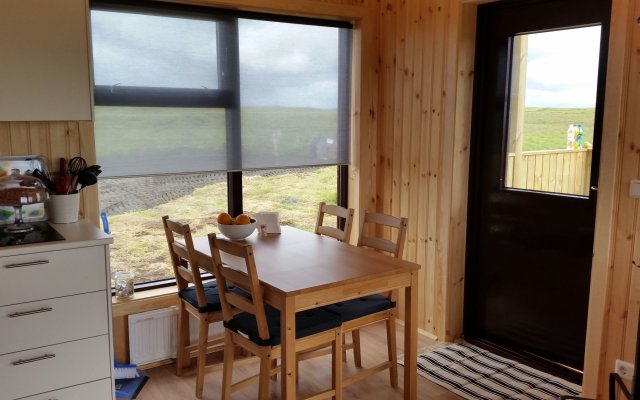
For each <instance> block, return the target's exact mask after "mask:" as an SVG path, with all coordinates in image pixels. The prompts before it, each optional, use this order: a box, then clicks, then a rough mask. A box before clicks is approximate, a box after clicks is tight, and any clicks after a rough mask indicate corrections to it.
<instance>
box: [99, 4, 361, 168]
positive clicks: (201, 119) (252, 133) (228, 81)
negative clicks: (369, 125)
mask: <svg viewBox="0 0 640 400" xmlns="http://www.w3.org/2000/svg"><path fill="white" fill-rule="evenodd" d="M124 4H125V3H124V2H123V3H120V2H109V3H104V2H93V3H92V11H91V27H92V48H93V64H94V67H93V68H94V81H95V87H94V89H95V90H94V97H95V132H96V148H97V157H98V163H99V164H100V165H102V166H103V168H102V169H103V171H104V172H103V175H105V176H139V175H154V174H168V173H190V172H205V171H238V170H248V169H262V168H269V169H271V168H282V167H293V166H313V165H335V164H347V163H348V162H349V113H350V104H349V97H350V95H349V87H350V77H349V71H350V53H351V29H349V27H350V25H348V24H344V23H336V22H334V21H319V20H307V19H300V18H294V17H276V16H271V15H263V14H255V13H250V14H249V13H239V14H238V15H235V14H234V13H232V12H230V11H228V10H225V11H221V10H215V9H210V8H206V7H197V6H193V7H191V6H180V5H170V4H164V5H158V3H135V5H133V6H132V5H131V4H130V3H128V2H127V3H126V5H124ZM279 19H280V20H279ZM323 24H324V25H323Z"/></svg>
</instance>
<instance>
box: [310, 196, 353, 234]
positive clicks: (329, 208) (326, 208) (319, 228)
mask: <svg viewBox="0 0 640 400" xmlns="http://www.w3.org/2000/svg"><path fill="white" fill-rule="evenodd" d="M325 214H329V215H333V216H335V217H338V218H344V220H345V222H344V229H340V228H338V227H333V226H325V225H323V223H324V216H325ZM352 224H353V208H344V207H341V206H337V205H334V204H326V203H325V202H321V203H320V207H319V209H318V219H317V220H316V230H315V232H316V233H317V234H318V235H325V236H330V237H332V238H334V239H338V240H339V241H341V242H349V238H350V237H351V225H352Z"/></svg>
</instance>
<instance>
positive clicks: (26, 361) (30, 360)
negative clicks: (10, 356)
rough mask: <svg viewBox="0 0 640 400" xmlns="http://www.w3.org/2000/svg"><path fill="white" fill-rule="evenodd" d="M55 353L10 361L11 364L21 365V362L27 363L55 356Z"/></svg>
mask: <svg viewBox="0 0 640 400" xmlns="http://www.w3.org/2000/svg"><path fill="white" fill-rule="evenodd" d="M55 356H56V355H55V354H45V355H43V356H40V357H34V358H29V359H28V360H18V361H14V362H12V363H11V365H22V364H28V363H32V362H36V361H42V360H48V359H50V358H55Z"/></svg>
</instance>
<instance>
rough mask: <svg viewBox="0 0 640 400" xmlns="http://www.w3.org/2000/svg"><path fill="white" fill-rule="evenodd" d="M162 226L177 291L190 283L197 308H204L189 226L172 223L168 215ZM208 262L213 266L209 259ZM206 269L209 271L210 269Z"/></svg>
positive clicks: (203, 297)
mask: <svg viewBox="0 0 640 400" xmlns="http://www.w3.org/2000/svg"><path fill="white" fill-rule="evenodd" d="M162 224H163V225H164V233H165V235H166V236H167V244H168V245H169V256H170V257H171V264H172V266H173V273H174V274H175V276H176V284H177V285H178V290H183V289H186V288H187V286H188V285H189V283H192V284H193V285H194V286H195V290H196V298H197V299H198V306H199V307H206V305H207V299H206V296H205V294H204V288H203V286H202V276H201V275H200V267H201V264H200V262H201V260H200V261H199V260H198V257H197V255H196V251H195V248H194V247H193V237H192V236H191V229H190V228H189V225H188V224H181V223H179V222H176V221H172V220H170V219H169V216H168V215H165V216H164V217H162ZM180 239H182V241H180ZM208 261H210V262H211V264H213V262H212V261H211V259H209V260H208ZM209 267H211V265H210V266H209ZM207 269H209V270H210V268H207Z"/></svg>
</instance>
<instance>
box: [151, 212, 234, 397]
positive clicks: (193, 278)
mask: <svg viewBox="0 0 640 400" xmlns="http://www.w3.org/2000/svg"><path fill="white" fill-rule="evenodd" d="M162 223H163V225H164V231H165V234H166V236H167V244H168V245H169V255H170V256H171V263H172V265H173V272H174V273H175V276H176V284H177V285H178V296H179V297H180V305H179V314H178V341H177V351H176V373H177V375H182V370H183V368H184V367H185V366H186V367H188V366H189V365H190V364H191V357H192V356H194V355H195V356H197V357H198V364H197V375H196V397H197V398H202V389H203V385H204V372H205V366H206V355H207V353H208V352H212V351H220V350H222V349H223V346H224V336H222V335H221V336H218V337H215V338H211V339H209V324H211V323H214V322H220V321H222V305H221V303H220V297H219V295H218V288H217V285H216V282H215V281H213V282H208V283H205V284H203V283H202V277H201V275H200V268H201V267H202V265H201V264H200V262H202V261H198V260H197V258H196V253H195V249H194V247H193V238H192V236H191V230H190V229H189V225H186V224H181V223H178V222H175V221H172V220H170V219H169V216H166V215H165V216H164V217H162ZM176 236H177V238H176ZM176 239H182V240H181V241H177V240H176ZM208 261H209V262H210V265H208V266H207V267H208V269H209V271H211V270H212V268H213V260H212V259H211V258H209V259H208ZM189 284H192V286H189ZM189 314H191V315H193V316H194V317H196V318H197V319H198V323H199V329H198V343H195V344H190V343H189V342H190V340H189Z"/></svg>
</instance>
